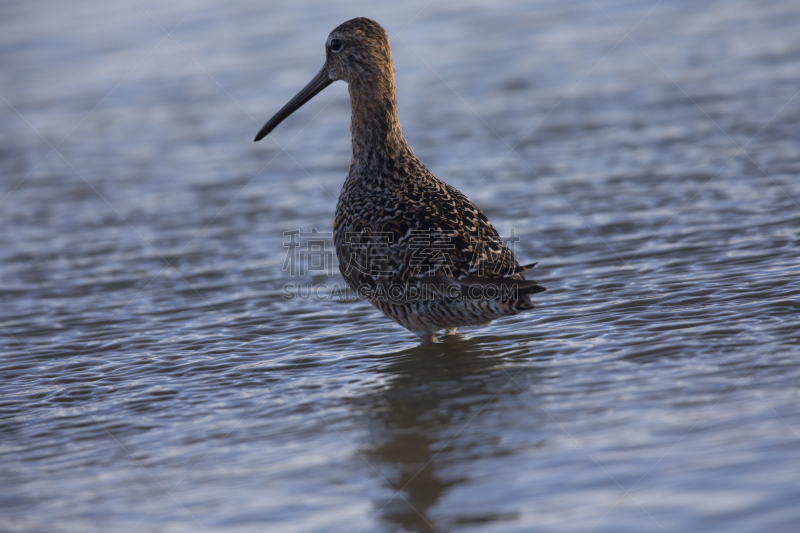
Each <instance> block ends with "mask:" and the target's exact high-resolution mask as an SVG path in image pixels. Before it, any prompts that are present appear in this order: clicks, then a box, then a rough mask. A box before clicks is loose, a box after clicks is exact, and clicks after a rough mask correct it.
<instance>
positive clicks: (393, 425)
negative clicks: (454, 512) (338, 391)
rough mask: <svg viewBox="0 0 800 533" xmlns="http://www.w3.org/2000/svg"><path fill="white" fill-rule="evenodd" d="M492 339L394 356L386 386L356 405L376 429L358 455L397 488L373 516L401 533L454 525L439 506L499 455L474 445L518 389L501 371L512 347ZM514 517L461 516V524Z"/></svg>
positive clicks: (378, 502) (454, 340) (451, 341)
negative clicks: (483, 424)
mask: <svg viewBox="0 0 800 533" xmlns="http://www.w3.org/2000/svg"><path fill="white" fill-rule="evenodd" d="M486 340H487V338H486V337H482V338H479V339H470V338H465V337H463V336H451V337H448V338H446V340H445V341H444V342H442V343H439V344H435V345H421V346H417V347H414V348H411V349H408V350H403V351H401V352H398V353H396V354H393V355H392V356H390V358H389V360H388V362H387V363H386V364H385V366H383V367H381V368H380V369H379V373H380V374H382V375H384V376H386V378H387V380H386V384H385V387H384V388H383V389H382V390H381V391H380V392H378V393H376V394H372V395H368V396H365V397H360V398H357V399H355V400H354V406H355V408H356V409H357V410H358V411H359V412H360V413H361V414H364V415H366V416H367V417H368V418H369V419H371V422H372V423H371V424H370V434H371V435H370V440H371V442H370V444H368V445H367V446H364V447H363V448H362V449H361V450H359V451H360V453H361V455H362V456H363V457H364V458H365V459H366V460H367V461H369V462H370V464H371V465H372V466H373V467H374V468H375V469H376V470H377V471H378V472H379V473H380V475H381V476H382V477H383V478H384V481H386V482H387V483H388V484H389V485H391V487H392V489H394V490H392V491H391V492H386V493H384V494H382V495H381V496H380V497H379V498H376V499H375V500H374V507H375V512H376V513H377V514H378V515H379V516H380V518H381V519H382V520H383V521H384V522H386V523H388V524H390V525H392V526H395V527H396V528H398V529H400V530H402V531H417V532H432V531H439V532H441V531H446V530H447V527H448V526H449V525H453V523H452V521H450V520H448V519H447V517H443V516H438V517H437V516H436V513H435V511H434V509H435V508H436V505H437V503H439V502H440V501H441V500H442V498H443V497H444V496H445V494H446V493H447V492H448V491H450V490H452V489H454V488H455V487H457V486H459V485H463V484H465V483H467V482H468V481H469V472H472V471H479V470H480V468H475V462H476V461H477V460H479V459H480V458H482V457H484V456H486V455H487V454H490V455H491V454H494V453H496V452H497V450H495V449H494V448H493V447H492V446H489V448H488V450H487V449H486V448H485V447H483V446H480V447H475V446H474V444H475V439H474V437H475V433H476V431H480V430H479V428H478V427H476V426H477V424H475V421H476V419H477V418H478V417H479V416H480V415H481V413H484V414H485V413H486V412H487V411H490V410H491V406H492V405H493V404H496V403H498V402H502V400H503V399H504V398H507V397H509V396H515V395H517V394H518V393H519V387H518V386H517V385H516V384H515V383H512V382H510V378H509V375H513V374H514V371H511V372H509V371H507V370H505V369H504V368H503V367H504V366H505V365H508V364H509V363H510V362H511V359H512V358H513V356H512V355H509V351H508V349H507V347H500V346H499V345H497V344H492V343H487V342H486ZM528 371H529V370H526V372H528ZM468 435H470V436H471V437H472V438H467V436H468ZM484 440H485V439H484ZM482 444H485V442H482ZM478 448H480V449H478ZM456 466H457V472H454V467H456ZM395 491H397V493H395ZM512 518H514V516H513V515H512V516H509V515H492V516H470V517H467V518H465V517H464V516H463V515H461V518H460V519H459V520H458V523H460V524H464V523H475V522H481V523H486V522H492V521H496V520H502V519H506V520H507V519H512Z"/></svg>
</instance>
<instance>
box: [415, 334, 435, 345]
mask: <svg viewBox="0 0 800 533" xmlns="http://www.w3.org/2000/svg"><path fill="white" fill-rule="evenodd" d="M418 335H419V341H420V343H421V344H433V343H434V342H436V341H437V339H436V333H435V332H429V333H419V334H418Z"/></svg>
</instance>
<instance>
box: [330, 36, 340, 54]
mask: <svg viewBox="0 0 800 533" xmlns="http://www.w3.org/2000/svg"><path fill="white" fill-rule="evenodd" d="M341 49H342V41H340V40H339V39H331V52H338V51H339V50H341Z"/></svg>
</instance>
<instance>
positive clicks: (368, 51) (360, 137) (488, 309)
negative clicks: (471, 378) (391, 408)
mask: <svg viewBox="0 0 800 533" xmlns="http://www.w3.org/2000/svg"><path fill="white" fill-rule="evenodd" d="M337 80H344V81H346V82H347V84H348V89H349V92H350V106H351V113H352V118H351V124H350V131H351V133H352V140H353V158H352V160H351V162H350V172H349V174H348V176H347V180H346V181H345V182H344V186H343V187H342V192H341V195H340V196H339V202H338V205H337V206H336V218H335V220H334V223H333V235H334V244H335V247H336V255H337V257H338V259H339V270H340V271H341V273H342V275H343V276H344V279H345V281H346V282H347V285H348V286H349V287H350V288H351V289H352V290H355V291H357V292H358V293H359V295H362V296H363V297H365V298H366V299H367V300H369V302H370V303H371V304H372V305H374V306H375V307H377V308H378V309H379V310H380V311H381V312H382V313H383V314H385V315H386V316H387V317H389V318H391V319H392V320H394V321H395V322H397V323H398V324H400V325H401V326H403V327H404V328H406V329H408V330H409V331H411V332H413V333H415V334H417V335H419V336H420V338H421V339H422V341H423V342H433V341H435V340H436V333H437V332H438V331H440V330H442V329H445V330H447V333H448V334H449V333H455V331H456V328H458V327H461V326H474V325H484V324H488V323H489V322H491V321H492V320H494V319H496V318H499V317H502V316H508V315H515V314H517V313H519V312H521V311H525V310H528V309H533V307H534V305H533V302H532V301H531V295H533V294H536V293H538V292H542V291H544V290H545V288H544V287H542V286H541V285H539V284H538V283H536V282H535V281H533V280H526V279H525V275H524V274H523V272H525V271H526V270H528V269H530V268H532V267H533V266H534V265H535V263H534V264H531V265H526V266H520V264H519V263H518V262H517V260H516V258H515V257H514V254H513V252H512V251H511V249H510V248H509V247H508V246H507V245H506V244H505V243H504V242H503V240H502V239H501V238H500V236H499V235H498V233H497V231H496V230H495V229H494V227H492V225H491V224H490V223H489V220H488V219H487V218H486V215H484V214H483V213H482V212H481V210H480V209H478V208H477V207H476V206H475V204H473V203H472V202H471V201H470V200H469V199H468V198H467V197H466V196H464V195H463V194H462V193H461V192H459V191H458V190H456V189H455V188H454V187H451V186H450V185H448V184H446V183H444V182H443V181H441V180H439V179H437V178H436V177H435V176H434V175H433V174H431V172H430V171H429V170H428V169H427V168H425V165H423V164H422V163H421V162H420V160H419V159H417V158H416V156H415V155H414V153H413V152H412V151H411V148H410V147H409V146H408V143H406V140H405V138H404V137H403V132H402V131H401V130H400V122H399V121H398V118H397V100H396V96H395V85H394V65H393V63H392V52H391V49H390V48H389V38H388V36H387V35H386V32H385V31H384V30H383V28H382V27H381V26H380V24H378V23H377V22H375V21H372V20H370V19H366V18H356V19H353V20H349V21H347V22H345V23H344V24H342V25H341V26H339V27H338V28H336V29H335V30H333V31H332V32H331V34H330V35H329V36H328V40H327V42H326V43H325V65H324V66H323V67H322V70H320V71H319V73H318V74H317V75H316V77H314V79H313V80H311V82H310V83H309V84H308V85H306V86H305V87H304V88H303V90H301V91H300V92H299V93H298V94H297V95H296V96H295V97H294V98H292V100H291V101H289V103H287V104H286V105H285V106H284V107H283V108H282V109H281V110H280V111H278V112H277V113H276V114H275V116H273V117H272V118H271V119H270V120H269V121H268V122H267V123H266V124H265V125H264V127H263V128H261V131H259V132H258V135H256V138H255V140H256V141H259V140H261V139H262V138H264V137H265V136H266V135H267V134H269V132H271V131H272V130H273V129H274V128H275V127H276V126H277V125H278V124H280V123H281V121H283V120H284V119H285V118H286V117H288V116H289V115H291V114H292V113H293V112H294V111H295V110H297V109H298V108H299V107H300V106H302V105H303V104H305V103H306V102H308V101H309V100H310V99H311V98H313V97H314V96H315V95H316V94H317V93H319V92H320V91H321V90H322V89H324V88H325V87H327V86H328V85H330V84H331V83H333V82H334V81H337Z"/></svg>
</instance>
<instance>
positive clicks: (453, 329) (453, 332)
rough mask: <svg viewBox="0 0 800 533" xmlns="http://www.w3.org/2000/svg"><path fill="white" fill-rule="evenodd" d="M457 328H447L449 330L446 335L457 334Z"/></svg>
mask: <svg viewBox="0 0 800 533" xmlns="http://www.w3.org/2000/svg"><path fill="white" fill-rule="evenodd" d="M457 329H458V328H447V330H446V331H445V332H444V333H445V335H455V334H456V330H457Z"/></svg>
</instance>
